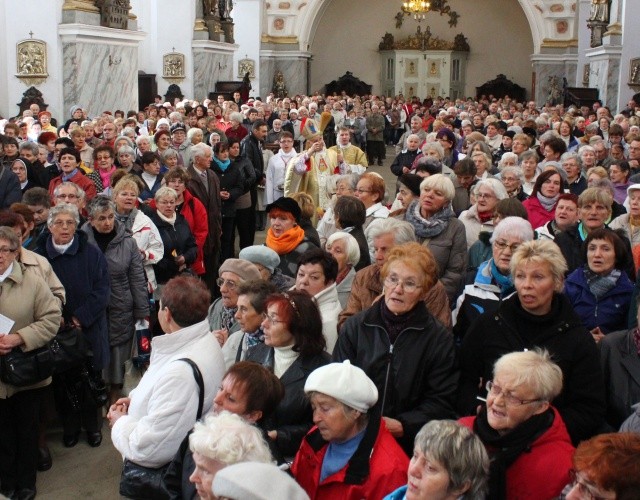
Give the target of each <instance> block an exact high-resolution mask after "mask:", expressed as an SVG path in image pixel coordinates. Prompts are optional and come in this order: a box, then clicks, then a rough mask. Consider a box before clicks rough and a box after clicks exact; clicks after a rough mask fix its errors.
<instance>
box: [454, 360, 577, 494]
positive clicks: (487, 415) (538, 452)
mask: <svg viewBox="0 0 640 500" xmlns="http://www.w3.org/2000/svg"><path fill="white" fill-rule="evenodd" d="M486 385H487V391H488V393H487V404H486V407H482V409H481V410H480V412H479V413H478V415H477V416H475V417H466V418H463V419H461V423H463V424H464V425H466V426H467V427H469V428H470V429H473V432H474V433H475V434H476V435H477V436H478V437H480V440H481V441H482V442H483V443H484V445H485V446H486V447H487V451H488V453H489V456H490V457H491V467H490V469H489V495H488V497H487V498H492V499H494V498H495V499H501V498H504V499H506V498H524V499H531V500H538V499H540V498H555V497H557V496H558V495H559V494H560V492H561V491H562V489H563V488H564V486H565V484H567V481H568V479H569V471H570V469H571V457H572V455H573V451H574V449H573V446H572V445H571V440H570V438H569V434H568V433H567V428H566V426H565V424H564V422H563V421H562V417H561V416H560V414H559V413H558V411H557V410H556V409H555V408H554V407H553V406H551V401H553V400H554V399H555V398H556V397H557V396H558V394H560V391H562V370H561V369H560V367H559V366H558V365H556V364H555V363H554V362H553V361H551V356H550V355H549V353H548V352H546V351H544V350H537V349H534V350H531V351H524V352H512V353H510V354H505V355H504V356H502V357H501V358H500V359H498V361H496V363H495V366H494V368H493V377H492V379H491V380H489V381H487V384H486ZM549 457H553V460H549Z"/></svg>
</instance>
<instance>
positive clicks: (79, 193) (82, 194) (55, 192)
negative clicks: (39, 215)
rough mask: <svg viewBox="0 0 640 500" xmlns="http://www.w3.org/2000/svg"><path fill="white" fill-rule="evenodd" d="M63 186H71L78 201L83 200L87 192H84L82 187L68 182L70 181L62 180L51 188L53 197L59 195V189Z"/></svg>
mask: <svg viewBox="0 0 640 500" xmlns="http://www.w3.org/2000/svg"><path fill="white" fill-rule="evenodd" d="M63 187H73V189H75V190H76V196H77V197H78V199H79V200H80V201H83V200H84V199H85V198H86V196H87V193H85V192H84V189H82V188H81V187H80V186H78V185H77V184H76V183H74V182H70V181H64V182H61V183H60V184H58V185H57V186H56V188H55V189H54V190H53V197H54V198H57V197H58V196H60V191H61V190H62V188H63Z"/></svg>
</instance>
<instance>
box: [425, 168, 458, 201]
mask: <svg viewBox="0 0 640 500" xmlns="http://www.w3.org/2000/svg"><path fill="white" fill-rule="evenodd" d="M427 189H437V190H438V191H442V193H443V194H444V197H445V198H446V200H447V201H448V202H451V200H453V197H454V196H455V194H456V188H455V187H454V185H453V182H452V181H451V179H450V178H449V177H447V176H446V175H443V174H434V175H430V176H429V177H427V178H426V179H425V180H423V181H422V182H421V183H420V192H422V191H425V190H427Z"/></svg>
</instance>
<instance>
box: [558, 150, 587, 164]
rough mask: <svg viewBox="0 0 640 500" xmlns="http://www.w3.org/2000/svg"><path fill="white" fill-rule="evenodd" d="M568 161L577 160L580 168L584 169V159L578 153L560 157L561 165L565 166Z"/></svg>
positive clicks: (564, 154) (565, 154)
mask: <svg viewBox="0 0 640 500" xmlns="http://www.w3.org/2000/svg"><path fill="white" fill-rule="evenodd" d="M567 160H575V161H576V163H577V164H578V166H579V167H582V158H581V157H580V155H579V154H578V153H571V152H569V153H563V154H562V156H561V157H560V163H561V164H564V162H565V161H567Z"/></svg>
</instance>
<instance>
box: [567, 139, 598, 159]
mask: <svg viewBox="0 0 640 500" xmlns="http://www.w3.org/2000/svg"><path fill="white" fill-rule="evenodd" d="M600 142H602V143H603V144H604V145H605V146H604V147H605V149H607V145H606V143H605V142H604V141H600ZM585 151H591V152H592V153H593V154H596V150H595V149H594V148H593V147H592V146H590V145H589V144H585V145H584V146H582V147H581V148H580V149H578V158H580V164H582V156H583V155H584V152H585ZM565 154H566V153H565Z"/></svg>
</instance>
